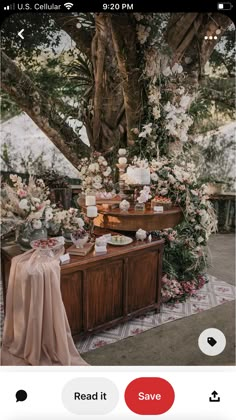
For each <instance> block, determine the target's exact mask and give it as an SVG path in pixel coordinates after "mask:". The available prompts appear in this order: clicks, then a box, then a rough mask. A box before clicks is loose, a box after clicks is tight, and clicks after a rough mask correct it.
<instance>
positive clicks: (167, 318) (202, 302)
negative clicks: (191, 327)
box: [76, 275, 236, 353]
mask: <svg viewBox="0 0 236 420" xmlns="http://www.w3.org/2000/svg"><path fill="white" fill-rule="evenodd" d="M208 280H209V282H208V283H206V284H205V285H204V286H203V288H202V289H201V290H199V291H198V293H197V295H195V296H194V297H191V298H189V299H188V300H187V301H186V302H182V303H174V304H173V303H172V304H170V303H169V304H168V303H165V304H163V305H162V306H161V312H160V313H159V314H156V313H155V312H154V311H151V312H148V313H147V314H145V315H142V316H139V317H137V318H134V319H133V320H131V321H127V322H125V323H124V324H120V325H118V326H117V327H115V328H111V329H109V330H106V331H102V332H99V333H97V334H92V335H91V336H89V337H87V338H84V339H81V340H80V341H79V342H77V343H76V347H77V349H78V351H79V352H80V353H85V352H88V351H91V350H95V349H97V348H98V347H102V346H105V345H107V344H112V343H115V342H116V341H119V340H123V339H124V338H127V337H131V336H134V335H137V334H141V333H142V332H144V331H147V330H150V329H151V328H155V327H158V326H159V325H162V324H166V323H167V322H171V321H175V320H177V319H180V318H185V317H187V316H190V315H196V314H198V313H199V312H203V311H207V310H208V309H211V308H214V307H215V306H218V305H222V304H223V303H226V302H230V301H232V300H234V299H235V291H236V288H235V287H234V286H232V285H231V284H228V283H225V282H224V281H221V280H218V279H217V278H215V277H213V276H210V275H208Z"/></svg>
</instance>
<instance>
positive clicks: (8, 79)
mask: <svg viewBox="0 0 236 420" xmlns="http://www.w3.org/2000/svg"><path fill="white" fill-rule="evenodd" d="M1 63H2V65H1V81H2V88H3V90H4V91H5V92H7V93H8V94H9V95H10V96H11V97H12V98H13V99H14V101H15V102H16V103H17V104H18V106H19V107H20V108H21V109H22V110H23V111H25V112H26V113H27V114H28V115H29V116H30V118H31V119H32V120H33V121H34V122H35V124H37V126H38V127H39V128H40V129H41V130H42V131H43V132H44V133H45V134H46V135H47V137H48V138H49V139H50V140H51V141H52V143H53V144H54V145H55V146H56V147H57V148H58V149H59V150H60V152H61V153H62V154H63V155H64V156H65V157H66V158H67V159H68V160H69V161H70V162H71V163H72V164H73V165H74V166H75V167H76V168H77V167H78V164H79V162H80V158H79V154H80V153H86V152H88V150H89V149H88V147H87V146H86V145H85V144H84V143H83V142H82V141H81V139H80V138H79V137H78V135H76V133H75V132H74V130H73V129H72V128H71V127H70V126H69V125H68V124H67V123H66V122H65V121H64V119H63V117H62V116H61V115H60V112H59V111H58V110H57V109H56V106H55V104H54V102H53V100H52V99H51V98H50V97H48V96H46V95H45V93H43V92H42V91H41V90H40V89H38V88H37V87H36V86H35V85H34V83H33V82H32V80H31V79H30V78H29V77H28V76H27V75H26V74H25V73H24V72H22V71H21V69H19V67H17V66H16V64H15V63H14V62H13V61H12V60H11V59H10V58H9V57H8V56H7V55H6V54H5V53H4V52H3V51H1Z"/></svg>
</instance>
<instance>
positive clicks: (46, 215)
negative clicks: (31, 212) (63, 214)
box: [45, 209, 53, 221]
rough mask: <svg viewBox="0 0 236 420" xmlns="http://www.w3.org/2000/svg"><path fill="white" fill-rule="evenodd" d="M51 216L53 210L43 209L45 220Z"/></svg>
mask: <svg viewBox="0 0 236 420" xmlns="http://www.w3.org/2000/svg"><path fill="white" fill-rule="evenodd" d="M52 218H53V212H52V209H46V210H45V219H46V221H49V220H51V219H52Z"/></svg>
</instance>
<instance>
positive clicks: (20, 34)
mask: <svg viewBox="0 0 236 420" xmlns="http://www.w3.org/2000/svg"><path fill="white" fill-rule="evenodd" d="M22 32H24V29H21V31H20V32H18V34H17V35H19V36H20V37H21V39H24V37H23V35H22Z"/></svg>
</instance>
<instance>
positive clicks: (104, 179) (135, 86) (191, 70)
mask: <svg viewBox="0 0 236 420" xmlns="http://www.w3.org/2000/svg"><path fill="white" fill-rule="evenodd" d="M22 27H24V28H25V31H24V34H25V38H24V41H20V40H19V38H18V37H17V33H18V31H19V30H20V29H22ZM1 29H2V50H1V61H2V66H1V81H2V90H1V99H2V102H1V124H2V144H1V172H2V186H3V188H2V195H1V213H2V222H1V230H2V235H6V234H7V233H8V232H9V231H12V230H14V229H15V228H16V227H17V226H19V225H21V224H25V223H26V222H27V223H28V224H30V225H31V228H32V229H36V228H39V225H40V226H41V225H42V224H44V225H45V227H46V228H47V229H48V231H50V230H51V231H52V232H56V231H59V230H60V228H63V227H64V228H72V227H77V228H81V227H82V226H84V223H85V224H86V218H84V216H83V214H82V213H81V209H80V207H79V206H78V203H77V200H76V199H75V200H73V201H71V203H70V207H73V208H76V210H71V209H70V208H69V209H68V208H65V207H64V208H62V203H60V206H54V205H52V203H51V202H50V200H49V191H50V190H52V189H54V188H55V187H66V186H69V185H70V184H73V185H75V184H78V186H79V188H81V191H84V192H86V191H89V190H95V191H97V192H100V193H111V192H118V170H117V167H116V164H117V162H118V151H119V150H120V149H126V151H127V155H128V163H129V164H130V165H132V166H134V167H149V168H150V171H151V195H152V196H155V195H158V196H163V197H168V198H170V199H171V201H172V203H173V204H177V205H178V206H180V207H181V208H182V210H183V213H184V221H183V222H182V223H181V224H180V225H178V226H177V227H176V229H175V230H173V229H169V230H165V231H162V232H155V234H156V236H157V237H164V238H165V241H166V244H165V252H164V260H163V263H164V264H163V279H162V281H163V284H162V298H163V300H165V301H166V300H169V299H172V300H173V299H174V300H183V299H185V298H186V296H189V295H191V294H194V292H195V291H196V289H198V288H199V287H201V286H202V285H203V284H204V282H205V281H206V279H205V277H204V273H205V269H206V265H207V241H208V239H209V236H210V234H211V233H213V232H216V231H217V215H216V214H215V211H214V209H213V206H212V204H211V202H210V201H209V200H208V196H209V191H210V190H209V185H210V187H211V188H212V184H213V186H216V185H218V186H219V185H221V186H222V187H223V190H224V191H227V192H234V191H235V179H234V166H235V160H234V159H235V155H234V151H235V138H234V132H235V115H234V106H235V105H234V104H235V98H234V92H235V89H234V76H235V67H234V56H235V44H234V36H235V27H234V25H233V23H232V22H231V21H230V19H229V18H228V17H227V16H225V15H222V14H218V13H210V14H200V13H188V14H181V13H178V14H159V13H156V14H151V13H146V14H140V13H130V14H125V13H124V14H116V15H114V14H112V13H110V14H109V13H107V14H106V13H100V14H93V13H87V14H82V13H81V14H78V15H75V14H71V15H70V14H66V15H63V14H55V15H50V14H47V15H46V14H44V15H30V14H27V15H24V14H21V15H20V17H19V15H18V16H17V15H13V16H11V17H10V18H8V19H7V20H5V22H4V23H3V25H2V28H1ZM32 34H33V35H32ZM206 37H207V39H206ZM17 175H18V176H20V178H19V177H17ZM32 177H34V179H32ZM126 182H127V184H129V179H128V178H127V177H126ZM207 184H208V186H207ZM37 200H38V201H37ZM220 211H221V214H218V216H219V217H221V218H223V219H224V211H225V209H224V206H223V207H222V208H221V210H220ZM231 227H233V226H231ZM137 228H138V226H137Z"/></svg>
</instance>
